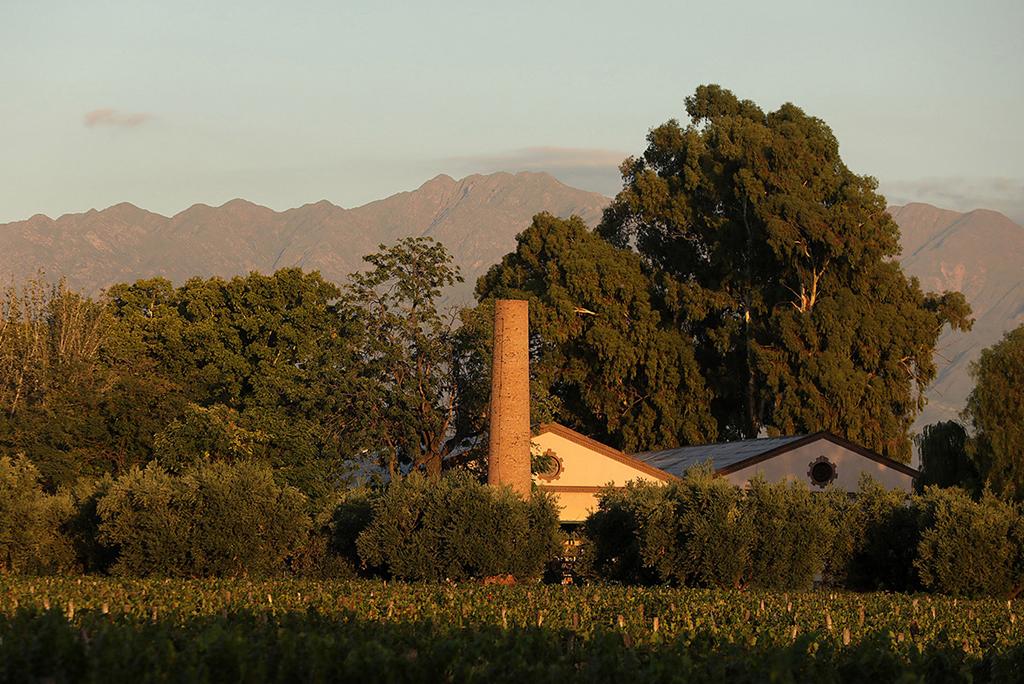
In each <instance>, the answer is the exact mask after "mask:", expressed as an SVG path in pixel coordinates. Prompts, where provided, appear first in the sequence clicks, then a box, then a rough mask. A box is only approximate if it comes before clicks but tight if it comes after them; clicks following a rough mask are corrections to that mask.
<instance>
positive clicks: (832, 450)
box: [725, 439, 914, 493]
mask: <svg viewBox="0 0 1024 684" xmlns="http://www.w3.org/2000/svg"><path fill="white" fill-rule="evenodd" d="M820 456H825V457H826V458H827V459H828V460H829V461H830V462H831V463H832V464H833V465H834V466H835V468H836V479H835V481H834V482H833V483H832V486H834V487H836V488H839V489H842V490H844V491H847V492H859V491H860V487H858V484H857V483H858V482H859V480H860V476H861V473H868V474H869V475H871V476H872V477H873V478H875V480H877V481H878V482H880V483H881V484H882V486H884V487H885V488H886V489H893V488H896V487H899V488H900V489H903V490H904V491H906V492H907V493H909V492H910V491H911V490H912V488H913V482H914V480H913V477H911V476H910V475H907V474H904V473H901V472H900V471H898V470H895V469H893V468H890V467H889V466H886V465H884V464H882V463H879V462H878V461H875V460H872V459H870V458H867V457H866V456H863V455H861V454H859V453H857V452H855V451H851V450H849V449H847V448H846V447H843V446H840V445H839V444H835V443H833V442H830V441H828V440H827V439H819V440H817V441H815V442H812V443H811V444H805V445H803V446H801V447H797V448H796V449H793V450H792V451H789V452H786V453H784V454H780V455H778V456H775V457H773V458H771V459H768V460H766V461H762V462H761V463H756V464H754V465H752V466H750V467H748V468H744V469H742V470H738V471H736V472H734V473H731V474H729V475H726V476H725V477H726V479H728V480H729V482H732V483H733V484H736V485H739V486H741V487H742V486H743V485H745V484H746V483H747V481H748V480H750V478H752V477H754V476H755V475H757V474H758V473H763V474H764V476H765V478H766V479H767V480H768V481H769V482H777V481H779V480H782V479H783V478H787V477H788V478H790V479H793V478H795V479H796V480H798V481H800V482H803V483H804V484H806V485H807V487H808V489H810V490H811V491H820V490H821V489H822V488H821V487H818V486H816V485H815V484H814V483H813V482H812V480H811V478H810V476H809V475H808V470H809V469H810V465H811V463H813V462H814V461H815V460H817V459H818V457H820Z"/></svg>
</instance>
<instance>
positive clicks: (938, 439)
mask: <svg viewBox="0 0 1024 684" xmlns="http://www.w3.org/2000/svg"><path fill="white" fill-rule="evenodd" d="M915 441H916V442H917V447H918V450H919V452H920V454H921V466H920V468H918V470H919V471H920V473H921V474H920V475H919V476H918V477H917V479H916V480H914V489H915V491H917V492H918V493H920V492H923V491H924V490H925V488H926V487H929V486H935V487H963V488H964V489H966V490H967V491H969V492H974V493H977V494H980V493H981V476H980V475H979V473H978V467H977V466H976V465H975V463H974V461H972V460H971V458H970V456H968V454H967V443H968V435H967V430H965V429H964V426H963V425H961V424H960V423H958V422H956V421H953V420H949V421H945V422H941V423H935V424H934V425H926V426H925V427H924V430H923V431H922V433H921V434H920V435H918V436H917V437H915Z"/></svg>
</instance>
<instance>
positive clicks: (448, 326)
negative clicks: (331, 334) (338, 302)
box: [345, 237, 462, 477]
mask: <svg viewBox="0 0 1024 684" xmlns="http://www.w3.org/2000/svg"><path fill="white" fill-rule="evenodd" d="M380 249H381V250H382V251H381V252H378V253H376V254H371V255H368V256H366V257H363V258H364V260H365V261H367V262H369V263H370V264H372V265H373V266H374V268H373V270H371V271H369V272H367V273H354V274H352V276H351V279H352V282H351V284H349V285H348V286H347V287H346V288H345V301H346V303H347V305H348V306H349V307H351V308H352V313H353V316H354V318H355V320H356V321H358V324H359V326H360V328H361V330H360V335H361V336H362V346H361V347H360V356H361V358H362V371H361V372H360V373H359V375H358V378H357V379H356V380H355V383H354V387H353V389H352V390H351V391H350V392H349V394H348V397H349V401H350V404H349V406H348V407H347V413H348V414H349V415H350V416H354V417H357V420H356V421H354V422H353V424H352V427H353V429H354V432H355V433H356V435H357V438H358V439H359V440H360V441H361V443H362V444H363V445H364V447H365V448H366V449H367V450H369V451H371V452H372V453H373V454H374V455H376V456H377V457H378V458H379V459H380V461H382V463H383V464H384V465H385V466H386V467H388V469H389V470H390V472H391V474H392V476H394V475H395V474H396V473H397V472H398V468H399V466H400V465H411V466H413V467H414V468H423V469H425V470H426V472H427V474H428V475H430V476H431V477H436V476H437V475H439V474H440V472H441V464H442V461H443V460H444V457H445V456H446V455H447V454H448V453H449V451H450V450H451V449H452V448H453V447H454V446H455V445H456V444H457V443H458V442H459V441H461V435H457V434H454V432H455V431H454V428H455V426H456V413H457V411H458V406H459V388H458V386H457V383H456V382H455V369H456V360H455V356H456V346H455V335H454V330H455V321H456V316H455V313H454V312H451V313H450V314H448V315H445V314H443V313H442V312H440V311H439V310H438V300H439V299H440V297H441V291H442V289H443V288H445V287H448V286H450V285H453V284H455V283H457V282H462V276H460V275H459V269H458V267H457V266H453V265H451V263H450V261H451V260H450V257H449V255H448V252H447V251H446V250H445V248H444V247H443V246H442V245H440V244H438V243H435V242H434V241H433V240H432V239H431V238H424V237H419V238H405V239H402V240H399V241H398V242H397V243H396V244H395V245H394V246H392V247H391V248H387V247H386V246H385V245H381V246H380Z"/></svg>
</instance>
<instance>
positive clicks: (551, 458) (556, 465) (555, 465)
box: [537, 449, 562, 482]
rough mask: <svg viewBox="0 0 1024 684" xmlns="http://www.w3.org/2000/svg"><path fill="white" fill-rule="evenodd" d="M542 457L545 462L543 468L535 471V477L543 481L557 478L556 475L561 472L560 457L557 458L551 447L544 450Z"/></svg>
mask: <svg viewBox="0 0 1024 684" xmlns="http://www.w3.org/2000/svg"><path fill="white" fill-rule="evenodd" d="M544 459H545V460H546V461H547V463H546V464H545V465H544V469H543V470H541V471H540V472H538V473H537V477H539V478H540V479H542V480H544V481H545V482H551V481H552V480H557V479H558V476H559V475H561V474H562V459H560V458H558V456H557V455H556V454H555V452H554V451H552V450H551V449H548V450H547V451H545V452H544Z"/></svg>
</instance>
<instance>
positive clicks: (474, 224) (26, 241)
mask: <svg viewBox="0 0 1024 684" xmlns="http://www.w3.org/2000/svg"><path fill="white" fill-rule="evenodd" d="M609 201H610V200H609V198H607V197H605V196H603V195H599V194H596V193H591V192H585V191H582V190H577V189H574V188H571V187H569V186H566V185H564V184H562V183H560V182H559V181H558V180H556V179H555V178H554V177H552V176H550V175H548V174H546V173H530V172H523V173H518V174H515V175H511V174H508V173H495V174H491V175H487V176H481V175H473V176H469V177H467V178H463V179H461V180H455V179H453V178H450V177H449V176H445V175H440V176H437V177H436V178H433V179H431V180H429V181H427V182H426V183H424V184H423V185H422V186H421V187H419V188H418V189H416V190H414V191H411V192H403V193H399V194H397V195H393V196H391V197H388V198H386V199H382V200H379V201H376V202H371V203H369V204H366V205H363V206H361V207H356V208H353V209H343V208H341V207H338V206H336V205H334V204H331V203H330V202H327V201H322V202H317V203H316V204H307V205H305V206H302V207H298V208H296V209H289V210H287V211H283V212H275V211H273V210H272V209H269V208H267V207H263V206H259V205H256V204H253V203H251V202H247V201H245V200H241V199H236V200H232V201H230V202H228V203H227V204H224V205H222V206H220V207H210V206H207V205H204V204H197V205H194V206H192V207H190V208H188V209H186V210H184V211H182V212H180V213H178V214H176V215H174V216H172V217H166V216H161V215H159V214H154V213H152V212H149V211H145V210H144V209H140V208H138V207H135V206H133V205H131V204H127V203H124V204H118V205H115V206H112V207H109V208H107V209H104V210H102V211H97V210H91V211H88V212H86V213H83V214H67V215H64V216H61V217H60V218H57V219H50V218H48V217H46V216H43V215H41V214H37V215H36V216H33V217H32V218H30V219H28V220H26V221H17V222H13V223H8V224H0V255H2V256H0V274H3V275H4V276H7V275H10V276H11V277H12V278H13V281H12V282H14V283H16V284H17V283H21V282H24V281H25V280H26V279H27V278H29V277H31V276H33V275H35V274H36V273H37V271H38V269H40V268H41V269H44V270H45V272H46V274H47V277H48V278H50V279H51V280H52V279H54V278H56V277H59V276H63V277H65V278H67V282H68V285H69V287H70V288H71V289H73V290H76V291H84V292H85V293H87V294H90V295H92V296H94V297H95V296H98V295H99V294H100V293H101V291H102V290H103V289H105V288H107V287H109V286H110V285H113V284H115V283H120V282H134V281H135V280H137V279H139V278H153V277H157V276H159V277H163V278H167V279H169V280H171V281H173V282H174V283H175V284H178V285H180V284H182V283H183V282H184V281H185V280H186V279H188V278H190V277H193V276H200V277H204V278H206V277H210V276H214V275H218V276H222V277H230V276H234V275H244V274H247V273H248V272H250V271H258V272H261V273H273V272H274V271H275V270H277V269H279V268H282V267H285V266H299V267H302V268H303V269H304V270H306V271H311V270H319V271H320V273H321V274H322V275H323V277H324V278H325V279H327V280H330V281H332V282H335V283H342V282H344V281H345V280H346V278H347V276H348V275H349V274H351V273H353V272H355V271H358V270H361V269H363V268H364V267H365V266H366V264H365V263H364V262H363V261H362V257H363V256H364V255H366V254H370V253H373V252H376V251H378V247H379V245H382V244H384V245H390V244H392V243H394V242H395V241H396V240H397V239H399V238H401V237H406V236H429V237H432V238H434V239H435V240H437V241H439V242H441V243H443V244H444V245H445V246H446V247H447V248H448V250H449V252H451V254H452V255H453V258H454V261H455V263H457V264H459V266H460V268H461V270H462V274H463V276H464V277H465V280H466V282H465V283H464V284H463V285H462V286H461V287H460V288H458V289H456V290H454V291H453V292H452V293H451V295H449V302H450V303H452V304H455V305H467V304H471V303H472V290H473V286H474V284H475V282H476V279H477V278H478V277H479V276H480V275H482V274H483V273H484V272H485V271H486V270H487V269H488V268H489V267H490V266H491V265H492V264H494V263H496V262H497V261H499V260H500V259H501V257H502V256H503V255H505V254H507V253H508V252H509V251H511V250H512V249H514V248H515V236H516V234H517V233H519V232H520V231H522V230H523V229H525V228H526V227H527V226H528V225H529V224H530V221H531V219H532V217H533V216H534V215H535V214H537V213H539V212H541V211H548V212H550V213H552V214H555V215H557V216H563V217H568V216H570V215H572V214H576V215H578V216H580V217H581V218H583V219H584V221H586V222H587V223H588V224H589V225H591V226H593V225H596V223H597V222H598V221H599V220H600V218H601V212H602V210H603V209H604V207H606V206H607V205H608V203H609ZM889 212H890V213H891V214H892V216H893V217H894V218H895V219H896V222H897V223H898V224H899V226H900V232H901V244H902V248H903V250H902V254H901V257H900V263H901V264H902V266H903V268H904V270H905V271H906V272H907V273H908V274H909V275H913V276H916V277H918V278H919V279H920V281H921V284H922V286H923V287H924V289H926V290H932V291H941V290H958V291H961V292H963V293H964V294H965V295H966V297H967V300H968V301H969V302H970V303H971V306H972V307H973V309H974V315H975V318H976V323H975V325H974V329H973V330H972V331H971V332H969V333H946V334H945V335H943V336H942V338H940V340H939V348H938V351H937V352H936V361H937V365H938V367H939V373H938V377H937V378H936V381H935V383H934V384H933V386H932V388H931V389H930V390H929V393H928V398H929V404H928V406H927V408H926V409H925V411H924V413H922V415H921V416H920V417H919V419H918V421H917V423H916V424H915V427H916V428H917V429H920V427H921V426H923V425H927V424H930V423H933V422H936V421H938V420H948V419H951V418H955V417H956V416H957V414H958V413H959V411H960V410H961V409H962V408H963V406H964V402H965V400H966V397H967V395H968V393H969V392H970V390H971V388H972V387H973V381H972V380H971V378H970V375H969V372H968V368H969V364H970V362H971V361H973V360H975V359H977V358H978V356H979V354H980V353H981V350H982V349H984V348H985V347H989V346H991V345H992V344H994V343H995V342H997V341H999V339H1000V338H1001V337H1002V334H1003V332H1004V331H1005V330H1008V329H1011V328H1014V327H1016V326H1018V325H1021V324H1022V323H1024V269H1022V268H1021V264H1022V263H1024V228H1022V227H1021V226H1019V225H1017V224H1016V223H1014V222H1013V221H1011V220H1010V219H1008V218H1007V217H1006V216H1003V215H1002V214H999V213H997V212H994V211H987V210H983V209H979V210H976V211H972V212H969V213H965V214H961V213H957V212H953V211H946V210H943V209H938V208H936V207H933V206H930V205H927V204H908V205H905V206H893V207H890V208H889Z"/></svg>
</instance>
